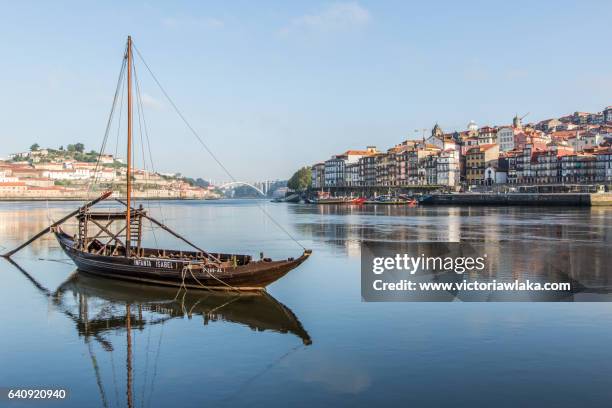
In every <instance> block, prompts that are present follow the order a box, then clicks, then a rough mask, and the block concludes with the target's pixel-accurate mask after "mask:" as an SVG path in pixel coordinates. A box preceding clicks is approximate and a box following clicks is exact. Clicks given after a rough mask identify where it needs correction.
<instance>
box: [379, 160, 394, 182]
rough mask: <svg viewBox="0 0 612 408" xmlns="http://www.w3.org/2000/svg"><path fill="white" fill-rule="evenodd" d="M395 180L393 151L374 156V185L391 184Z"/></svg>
mask: <svg viewBox="0 0 612 408" xmlns="http://www.w3.org/2000/svg"><path fill="white" fill-rule="evenodd" d="M394 180H395V155H394V154H393V152H391V153H389V152H387V153H382V154H378V155H377V156H376V185H377V186H392V185H393V181H394Z"/></svg>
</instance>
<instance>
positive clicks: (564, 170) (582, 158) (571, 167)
mask: <svg viewBox="0 0 612 408" xmlns="http://www.w3.org/2000/svg"><path fill="white" fill-rule="evenodd" d="M596 160H597V158H596V156H595V155H594V154H591V153H574V154H570V155H567V156H563V157H562V158H561V179H562V181H563V182H564V183H591V182H593V181H595V174H596V164H597V161H596Z"/></svg>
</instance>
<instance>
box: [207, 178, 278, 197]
mask: <svg viewBox="0 0 612 408" xmlns="http://www.w3.org/2000/svg"><path fill="white" fill-rule="evenodd" d="M235 186H249V187H251V188H252V189H253V190H255V191H257V192H258V193H259V194H261V195H262V196H265V195H266V193H264V192H263V191H261V190H260V189H258V188H257V187H255V186H254V185H252V184H249V183H247V182H245V181H232V182H229V183H225V184H222V185H220V186H217V187H218V188H219V189H220V190H227V189H229V188H231V187H235Z"/></svg>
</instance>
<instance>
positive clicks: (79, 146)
mask: <svg viewBox="0 0 612 408" xmlns="http://www.w3.org/2000/svg"><path fill="white" fill-rule="evenodd" d="M74 150H76V151H77V152H79V153H83V152H84V151H85V145H84V144H83V143H77V144H75V145H74Z"/></svg>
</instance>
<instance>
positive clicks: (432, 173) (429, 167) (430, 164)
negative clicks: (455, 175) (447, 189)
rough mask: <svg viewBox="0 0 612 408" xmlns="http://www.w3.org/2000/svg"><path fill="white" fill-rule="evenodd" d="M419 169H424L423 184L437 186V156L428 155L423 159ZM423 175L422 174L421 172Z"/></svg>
mask: <svg viewBox="0 0 612 408" xmlns="http://www.w3.org/2000/svg"><path fill="white" fill-rule="evenodd" d="M421 167H422V168H423V169H424V175H425V180H424V182H423V184H425V185H428V186H434V185H437V184H438V155H437V154H430V155H428V156H426V157H424V158H423V160H422V161H421ZM421 174H423V172H421Z"/></svg>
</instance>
